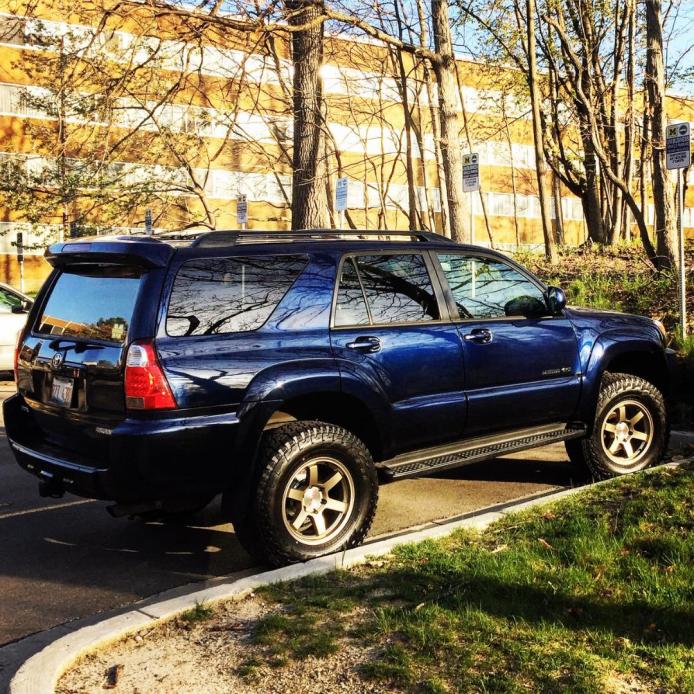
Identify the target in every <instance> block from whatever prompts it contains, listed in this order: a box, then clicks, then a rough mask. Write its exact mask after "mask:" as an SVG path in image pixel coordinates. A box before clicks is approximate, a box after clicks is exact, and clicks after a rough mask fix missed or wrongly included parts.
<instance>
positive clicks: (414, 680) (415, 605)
mask: <svg viewBox="0 0 694 694" xmlns="http://www.w3.org/2000/svg"><path fill="white" fill-rule="evenodd" d="M693 472H694V468H692V467H691V466H690V467H689V468H684V467H682V468H679V469H676V470H675V469H663V470H659V471H657V472H654V473H650V474H640V475H634V476H630V477H627V478H623V479H620V480H618V481H616V482H613V483H610V484H608V485H606V486H601V487H598V488H594V489H591V490H590V491H588V492H586V493H584V494H581V495H580V496H578V497H574V498H573V499H571V500H566V501H563V502H561V503H559V504H556V505H555V506H553V507H548V508H544V509H543V510H538V511H532V512H528V513H526V514H524V515H517V516H513V517H510V518H509V519H507V520H504V521H502V522H501V523H499V524H496V525H494V526H492V528H491V529H490V530H488V531H487V532H485V533H484V534H482V535H475V534H471V533H465V532H459V533H456V534H454V535H453V536H451V537H450V538H448V539H445V540H442V541H436V542H425V543H423V544H419V545H412V546H406V547H403V548H401V549H400V550H398V551H397V552H396V554H395V556H394V557H393V558H392V559H389V560H388V561H385V562H376V563H375V565H372V566H371V567H368V568H366V569H361V570H358V571H350V572H343V573H338V574H332V575H329V576H326V577H318V578H313V579H309V580H303V581H300V582H297V583H291V584H284V585H277V586H272V587H269V588H267V589H265V590H264V591H263V596H264V597H265V599H267V600H270V602H271V603H273V604H274V606H275V608H276V609H273V610H272V611H271V612H270V613H269V614H267V615H266V616H265V617H263V618H261V619H260V620H259V621H258V623H257V624H256V626H255V628H254V630H253V631H252V633H251V635H250V639H251V641H252V642H253V643H254V645H255V646H256V649H255V650H254V656H253V658H252V659H250V660H249V661H247V662H245V663H242V664H241V665H240V670H239V672H240V674H242V675H243V676H244V677H246V678H248V677H253V673H254V670H257V669H258V668H267V667H275V668H281V667H283V666H284V665H286V664H287V663H288V662H290V661H292V660H295V659H302V658H306V657H307V656H309V655H311V656H318V657H325V656H327V655H329V654H330V653H334V652H336V651H338V650H340V649H341V648H342V647H343V646H344V645H346V644H348V643H349V644H354V643H355V642H356V643H358V644H360V646H361V647H362V648H363V649H364V652H365V654H366V653H368V656H366V655H365V658H364V660H363V662H361V663H360V664H359V665H358V666H357V667H358V669H359V672H360V676H361V677H362V678H363V679H364V680H365V681H366V682H368V681H371V682H373V681H376V682H378V683H380V684H382V685H383V686H384V688H386V689H387V688H389V687H396V688H398V689H403V690H406V691H422V692H447V691H460V692H487V691H495V692H515V691H533V692H537V691H544V692H553V691H571V692H605V691H620V692H624V691H630V692H631V691H634V692H640V691H667V692H685V691H694V667H693V666H694V659H693V655H694V650H693V649H692V646H693V639H694V611H693V603H692V598H693V597H694V595H693V591H694V564H693V561H692V560H693V559H694V556H693V555H694V538H693V537H692V526H693V524H694V513H693V509H692V498H693V496H694V475H693V474H692V473H693Z"/></svg>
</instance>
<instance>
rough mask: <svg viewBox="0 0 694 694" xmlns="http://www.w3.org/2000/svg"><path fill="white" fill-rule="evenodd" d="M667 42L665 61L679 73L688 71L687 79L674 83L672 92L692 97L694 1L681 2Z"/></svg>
mask: <svg viewBox="0 0 694 694" xmlns="http://www.w3.org/2000/svg"><path fill="white" fill-rule="evenodd" d="M673 20H674V21H673V22H672V26H671V27H670V29H671V38H670V40H669V42H668V52H667V61H668V65H669V66H670V67H674V66H675V65H677V68H678V70H679V71H683V70H685V71H686V70H689V73H690V74H689V77H688V79H680V80H677V81H674V82H673V84H672V90H673V91H675V92H682V93H684V94H688V95H691V96H694V0H682V2H681V5H680V8H679V12H678V13H677V16H676V18H673Z"/></svg>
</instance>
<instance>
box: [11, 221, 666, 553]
mask: <svg viewBox="0 0 694 694" xmlns="http://www.w3.org/2000/svg"><path fill="white" fill-rule="evenodd" d="M46 257H47V259H48V261H49V262H50V263H51V265H52V266H53V268H54V269H53V271H52V273H51V275H50V277H49V278H48V280H47V281H46V283H45V285H44V287H43V288H42V290H41V292H40V294H39V295H38V297H37V300H36V303H35V305H34V306H33V308H32V310H31V313H30V315H29V318H28V321H27V325H26V328H25V330H24V332H23V334H21V335H20V338H19V342H18V346H17V354H16V379H17V389H18V393H17V395H15V396H13V397H12V398H10V399H8V400H7V401H6V402H5V404H4V411H5V423H6V430H7V435H8V438H9V441H10V445H11V447H12V450H13V451H14V454H15V456H16V458H17V461H18V462H19V464H20V465H21V466H22V467H23V468H25V469H26V470H28V471H29V472H31V473H32V474H34V475H36V476H37V477H38V478H39V479H40V490H39V491H40V493H41V494H43V495H50V496H60V495H62V494H63V493H64V492H70V493H73V494H78V495H81V496H85V497H91V498H96V499H108V500H112V501H114V502H115V503H114V505H113V506H111V507H110V510H111V512H112V513H113V514H114V515H146V514H150V513H157V514H161V515H165V514H170V515H173V514H176V513H181V512H186V511H190V510H193V509H195V508H198V507H201V506H204V505H205V504H206V503H208V502H209V500H210V499H211V498H212V497H213V496H215V495H216V494H218V493H220V492H221V493H222V494H223V508H224V510H225V513H226V514H227V517H228V519H229V520H230V521H231V522H232V523H233V524H234V526H235V530H236V532H237V535H238V537H239V539H240V540H241V542H242V543H243V544H244V546H245V547H246V548H247V549H248V550H249V551H250V552H252V553H253V554H254V555H256V556H259V557H262V558H263V559H264V560H265V561H269V562H271V563H273V564H281V563H286V562H292V561H302V560H307V559H310V558H313V557H316V556H320V555H322V554H324V553H327V552H332V551H336V550H339V549H342V548H345V547H349V546H353V545H355V544H358V543H359V542H361V541H362V540H363V539H364V537H365V536H366V534H367V532H368V530H369V527H370V525H371V522H372V520H373V517H374V513H375V510H376V503H377V499H378V484H379V480H380V481H387V480H393V479H399V478H402V477H407V476H416V475H422V474H427V473H430V472H434V471H439V470H443V469H446V468H450V467H455V466H460V465H465V464H467V463H471V462H476V461H480V460H484V459H487V458H492V457H494V456H497V455H500V454H505V453H510V452H513V451H519V450H523V449H528V448H533V447H536V446H542V445H545V444H548V443H552V442H556V441H564V442H565V443H566V448H567V450H568V454H569V456H570V458H571V460H572V461H574V462H576V463H578V464H581V465H584V466H587V467H588V469H589V470H590V471H591V472H592V473H593V475H595V476H597V477H609V476H613V475H620V474H623V473H627V472H632V471H635V470H641V469H643V468H645V467H647V466H649V465H651V464H653V463H655V462H657V461H659V460H660V458H661V456H662V455H663V452H664V451H665V449H666V446H667V441H668V432H669V426H668V415H667V406H666V395H667V389H668V382H669V376H668V374H669V356H670V355H669V351H668V350H666V349H665V343H664V331H663V329H662V326H661V325H660V324H658V323H657V322H655V321H653V320H650V319H648V318H643V317H639V316H631V315H624V314H620V313H613V312H605V311H592V310H590V311H589V310H584V309H576V308H567V307H566V306H565V298H564V295H563V293H562V291H561V289H558V288H556V287H546V286H544V285H543V284H542V282H540V281H539V280H538V279H537V278H536V277H534V276H533V275H532V274H531V273H529V272H528V271H527V270H525V269H524V268H522V267H521V266H519V265H518V264H517V263H515V262H513V261H512V260H510V259H509V258H507V257H505V256H503V255H501V254H499V253H496V252H494V251H490V250H487V249H483V248H478V247H474V246H463V245H458V244H456V243H453V242H451V241H450V240H448V239H446V238H444V237H441V236H438V235H436V234H431V233H409V232H384V231H381V232H366V231H364V232H362V231H358V232H336V231H306V232H296V233H272V232H209V233H204V234H198V235H186V234H185V233H181V234H170V235H168V236H165V237H157V238H151V237H133V236H129V237H114V238H104V237H98V238H93V239H87V240H75V241H70V242H67V243H59V244H55V245H53V246H51V247H50V248H49V249H48V250H47V252H46Z"/></svg>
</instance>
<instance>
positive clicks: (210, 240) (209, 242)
mask: <svg viewBox="0 0 694 694" xmlns="http://www.w3.org/2000/svg"><path fill="white" fill-rule="evenodd" d="M166 236H167V238H172V239H173V238H179V239H180V238H190V237H191V236H192V234H185V235H184V234H181V235H176V234H175V232H173V233H171V234H167V235H166ZM383 237H389V238H393V237H397V238H403V239H408V240H410V241H425V242H441V241H444V242H446V241H448V242H450V239H448V238H446V237H445V236H441V235H440V234H435V233H433V232H431V231H391V230H388V229H301V230H299V231H262V230H247V229H237V230H227V231H208V232H203V233H201V234H200V235H199V236H197V237H195V239H194V240H193V242H192V244H191V245H192V246H226V245H229V244H237V243H264V242H265V243H267V242H272V241H341V240H354V239H357V240H358V239H364V240H367V239H378V238H383Z"/></svg>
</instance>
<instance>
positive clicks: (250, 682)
mask: <svg viewBox="0 0 694 694" xmlns="http://www.w3.org/2000/svg"><path fill="white" fill-rule="evenodd" d="M274 612H279V609H278V608H277V607H276V606H270V605H268V604H267V603H265V602H264V601H263V600H262V599H261V598H259V597H257V596H252V597H249V598H247V599H245V600H242V601H240V602H231V603H223V604H221V605H219V606H218V607H216V608H215V610H214V612H213V613H212V616H211V617H209V618H208V619H201V620H200V621H187V620H186V619H185V618H177V619H175V620H172V621H170V622H167V623H165V624H163V625H161V626H159V627H157V628H155V629H152V630H149V631H140V632H138V633H136V634H133V635H131V636H128V637H127V638H125V639H123V640H122V641H120V642H119V643H117V644H115V645H113V646H111V647H109V648H108V649H106V650H105V651H103V652H97V653H93V654H89V655H87V656H85V657H84V658H82V659H80V660H79V661H78V662H77V663H76V665H75V666H74V667H73V668H71V669H70V670H69V671H68V672H67V673H65V675H63V677H62V678H61V680H60V682H59V683H58V687H57V688H56V694H83V693H87V692H99V693H100V694H103V693H104V692H106V691H114V692H118V693H119V694H120V693H123V694H162V693H163V692H186V694H229V693H230V692H233V693H235V694H236V693H238V694H246V693H248V694H258V693H266V692H267V693H268V694H275V693H276V694H284V693H285V692H310V691H314V692H321V693H328V694H332V693H336V694H337V693H345V692H355V691H359V692H383V691H386V690H385V689H384V688H383V686H382V685H378V684H376V683H370V682H366V681H364V680H363V679H362V678H361V677H360V676H359V668H360V666H361V665H362V664H363V663H364V662H365V658H368V657H369V653H368V651H366V652H365V650H364V649H363V647H361V646H360V645H359V644H357V643H354V644H351V643H349V642H343V643H342V644H341V646H340V650H339V651H338V652H337V653H334V654H332V655H329V656H327V657H320V658H317V657H315V656H307V657H306V658H303V659H301V660H287V661H284V662H282V663H281V664H278V666H277V667H272V666H270V665H268V664H267V660H266V659H264V658H257V655H258V649H259V647H258V646H257V645H256V644H255V643H253V642H252V640H251V636H252V634H253V633H254V630H255V627H256V625H257V623H258V621H259V620H260V619H262V618H263V617H267V616H268V615H270V614H272V613H274ZM387 691H393V690H392V689H391V688H388V690H387Z"/></svg>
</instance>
